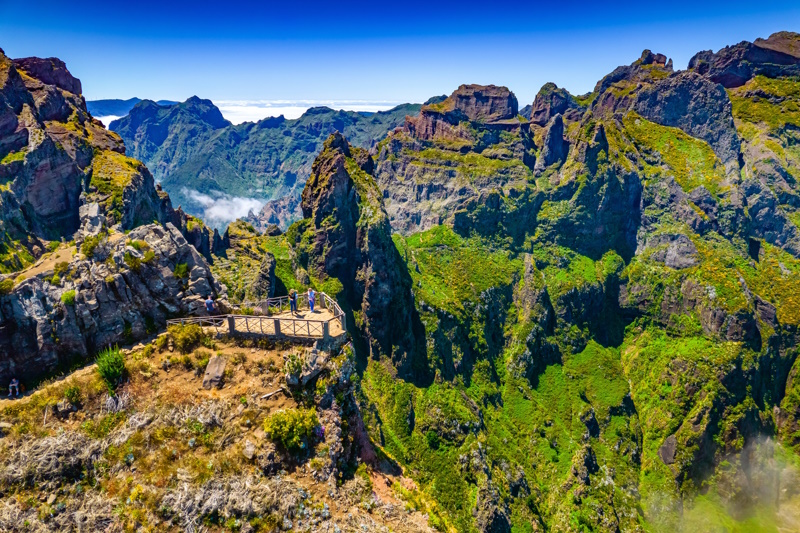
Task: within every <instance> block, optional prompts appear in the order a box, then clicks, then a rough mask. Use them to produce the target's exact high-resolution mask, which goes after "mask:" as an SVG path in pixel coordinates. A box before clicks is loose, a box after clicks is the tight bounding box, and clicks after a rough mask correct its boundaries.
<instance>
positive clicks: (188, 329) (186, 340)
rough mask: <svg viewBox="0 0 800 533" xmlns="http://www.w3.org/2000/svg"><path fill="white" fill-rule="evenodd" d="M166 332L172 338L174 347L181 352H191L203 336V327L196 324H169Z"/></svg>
mask: <svg viewBox="0 0 800 533" xmlns="http://www.w3.org/2000/svg"><path fill="white" fill-rule="evenodd" d="M167 333H169V336H170V338H172V342H173V343H174V344H175V348H176V349H177V350H178V351H179V352H181V353H189V352H191V351H192V350H193V349H194V348H195V347H197V345H198V344H200V343H201V342H202V341H203V338H204V337H205V334H204V333H203V328H201V327H200V326H198V325H197V324H189V325H186V326H183V325H175V326H170V327H169V328H167Z"/></svg>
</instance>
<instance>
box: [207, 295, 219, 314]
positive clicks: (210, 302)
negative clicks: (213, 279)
mask: <svg viewBox="0 0 800 533" xmlns="http://www.w3.org/2000/svg"><path fill="white" fill-rule="evenodd" d="M216 310H217V309H216V306H215V305H214V299H213V298H212V297H211V295H210V294H209V295H208V298H206V311H208V314H209V315H213V314H214V312H215V311H216Z"/></svg>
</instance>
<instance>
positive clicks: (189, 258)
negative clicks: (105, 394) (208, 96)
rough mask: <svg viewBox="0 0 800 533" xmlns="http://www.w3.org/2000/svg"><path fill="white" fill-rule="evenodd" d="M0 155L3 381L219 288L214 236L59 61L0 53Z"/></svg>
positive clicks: (46, 368)
mask: <svg viewBox="0 0 800 533" xmlns="http://www.w3.org/2000/svg"><path fill="white" fill-rule="evenodd" d="M0 156H2V157H0V179H2V180H3V183H2V186H0V230H2V235H3V239H2V241H3V242H2V245H1V247H2V252H1V254H0V272H3V273H5V274H9V275H7V276H5V277H4V278H3V279H2V280H0V284H1V285H2V290H0V292H1V293H2V294H1V295H0V345H2V352H3V357H2V360H0V381H2V382H5V381H7V380H8V379H9V378H10V376H11V375H19V376H24V377H25V378H26V379H29V380H34V379H37V378H39V377H41V376H43V375H46V374H49V373H52V372H54V371H55V370H57V369H59V368H65V367H67V366H69V365H71V364H73V363H74V362H76V361H77V360H79V359H81V358H85V357H87V356H90V355H93V354H94V353H96V351H97V350H98V349H101V348H103V347H106V346H108V345H109V344H118V343H119V344H127V343H130V342H132V341H134V340H138V339H140V338H143V337H145V336H147V335H150V334H153V333H155V332H156V331H157V330H158V329H159V328H161V327H163V326H164V323H165V320H166V317H168V316H177V315H182V314H188V313H192V312H196V311H198V310H199V309H200V308H202V299H203V297H204V296H206V295H207V294H218V295H220V296H224V290H223V288H222V287H221V286H220V285H219V284H218V283H217V282H216V281H215V279H214V278H213V276H212V275H211V274H210V271H209V267H208V265H207V263H206V260H205V259H204V257H203V256H205V257H207V258H209V259H210V258H211V252H212V251H213V250H214V249H215V247H216V248H220V247H222V246H223V242H222V238H221V237H220V236H219V235H218V234H215V233H214V232H212V231H210V230H209V229H208V228H206V227H205V226H204V225H203V224H202V223H200V222H199V221H193V219H192V218H191V217H189V216H187V215H185V214H184V213H183V212H181V211H180V210H178V211H174V210H173V209H172V205H171V202H170V199H169V196H168V195H167V194H166V193H165V192H164V191H162V190H161V188H160V187H157V186H156V185H155V183H154V180H153V176H152V175H151V174H150V171H149V170H148V169H147V167H145V166H144V164H143V163H141V162H140V161H137V160H135V159H132V158H129V157H127V156H126V155H125V147H124V145H123V143H122V140H121V139H120V137H119V136H118V135H117V134H115V133H112V132H109V131H107V130H106V129H105V128H104V127H103V126H102V124H100V123H99V122H98V121H97V120H95V119H93V118H92V117H91V115H90V114H89V113H88V111H87V109H86V104H85V101H84V99H83V97H82V96H81V83H80V81H79V80H78V79H76V78H75V77H73V76H72V75H71V74H70V72H69V70H67V68H66V66H65V65H64V63H63V62H61V61H60V60H58V59H54V58H50V59H40V58H25V59H19V60H11V59H9V58H7V57H6V56H5V55H3V54H2V52H1V51H0ZM173 223H174V225H172V224H173ZM163 224H166V225H163ZM127 232H130V234H129V235H128V236H127V237H125V236H124V233H127ZM181 232H182V233H183V234H185V235H186V237H187V238H189V239H190V240H191V241H192V242H191V244H190V243H187V241H186V238H184V236H183V235H182V234H181ZM67 241H70V242H67ZM72 242H74V245H73V244H72ZM193 245H194V246H193ZM198 250H199V253H198Z"/></svg>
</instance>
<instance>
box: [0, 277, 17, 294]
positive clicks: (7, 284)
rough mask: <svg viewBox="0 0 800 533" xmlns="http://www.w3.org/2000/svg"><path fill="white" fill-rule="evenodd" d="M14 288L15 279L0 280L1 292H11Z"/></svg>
mask: <svg viewBox="0 0 800 533" xmlns="http://www.w3.org/2000/svg"><path fill="white" fill-rule="evenodd" d="M13 288H14V280H13V279H11V278H6V279H4V280H3V281H0V294H8V293H10V292H11V289H13Z"/></svg>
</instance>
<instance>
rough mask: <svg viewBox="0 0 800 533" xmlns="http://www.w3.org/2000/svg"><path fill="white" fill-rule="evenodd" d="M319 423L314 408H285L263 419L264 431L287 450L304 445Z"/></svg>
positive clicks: (296, 448) (297, 448) (303, 446)
mask: <svg viewBox="0 0 800 533" xmlns="http://www.w3.org/2000/svg"><path fill="white" fill-rule="evenodd" d="M318 425H319V419H318V418H317V412H316V410H314V409H285V410H283V411H278V412H277V413H273V414H272V415H270V416H269V418H267V419H266V420H265V421H264V431H266V432H267V434H268V435H269V438H270V439H272V440H273V441H274V442H277V443H280V444H281V445H282V446H283V447H284V448H286V449H287V450H300V449H303V448H305V447H306V442H307V440H308V439H309V438H310V437H312V436H313V435H314V429H315V428H316V427H317V426H318Z"/></svg>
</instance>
